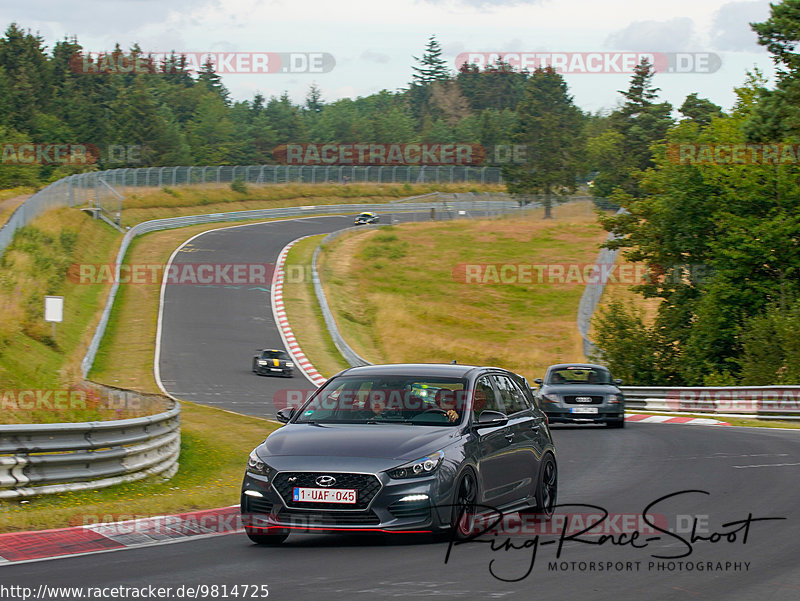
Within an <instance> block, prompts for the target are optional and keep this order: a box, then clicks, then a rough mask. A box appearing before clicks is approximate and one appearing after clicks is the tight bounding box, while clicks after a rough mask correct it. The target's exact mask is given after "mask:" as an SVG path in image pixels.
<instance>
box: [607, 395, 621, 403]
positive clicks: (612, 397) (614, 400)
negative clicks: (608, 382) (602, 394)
mask: <svg viewBox="0 0 800 601" xmlns="http://www.w3.org/2000/svg"><path fill="white" fill-rule="evenodd" d="M608 402H609V403H621V402H622V395H621V394H610V395H608Z"/></svg>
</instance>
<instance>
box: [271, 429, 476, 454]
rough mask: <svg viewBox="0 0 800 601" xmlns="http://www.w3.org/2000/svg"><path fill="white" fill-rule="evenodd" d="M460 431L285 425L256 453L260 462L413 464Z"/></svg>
mask: <svg viewBox="0 0 800 601" xmlns="http://www.w3.org/2000/svg"><path fill="white" fill-rule="evenodd" d="M460 430H461V429H460V428H458V427H451V426H445V427H440V426H408V425H401V424H393V425H384V424H320V425H313V424H288V425H286V426H284V427H283V428H280V429H279V430H276V431H275V432H273V433H272V434H270V435H269V437H267V439H266V440H265V441H264V442H263V443H262V444H261V446H260V447H259V449H258V454H259V455H261V456H262V457H264V458H267V457H280V456H295V457H298V456H303V457H356V458H375V459H396V460H401V461H402V460H408V461H411V460H414V459H417V458H418V457H423V456H425V455H427V454H428V453H432V452H434V451H437V450H439V449H441V448H442V447H444V446H446V445H448V444H450V443H451V442H452V441H453V440H455V439H456V437H457V436H458V435H459V432H460Z"/></svg>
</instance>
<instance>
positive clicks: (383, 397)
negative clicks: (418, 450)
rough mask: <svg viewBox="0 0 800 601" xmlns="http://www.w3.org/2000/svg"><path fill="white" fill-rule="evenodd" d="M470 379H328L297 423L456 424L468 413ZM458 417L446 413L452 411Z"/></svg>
mask: <svg viewBox="0 0 800 601" xmlns="http://www.w3.org/2000/svg"><path fill="white" fill-rule="evenodd" d="M466 397H467V395H466V381H465V380H461V379H458V378H418V377H413V376H390V375H379V376H374V375H372V376H343V377H341V378H335V379H333V380H331V381H330V382H328V383H327V384H326V385H325V386H324V387H323V388H322V390H320V391H319V392H318V393H317V394H316V395H315V396H314V397H313V398H312V399H310V400H309V402H308V403H306V405H305V406H304V407H302V408H301V410H300V416H299V417H298V418H297V419H296V420H295V423H315V424H319V423H350V424H353V423H356V424H376V423H382V424H398V425H427V426H431V425H437V426H440V425H441V426H448V425H449V426H455V425H457V424H458V423H460V422H461V421H462V419H463V416H464V414H465V411H464V407H465V406H466ZM450 410H452V411H455V412H456V417H452V414H450V417H448V415H447V412H448V411H450Z"/></svg>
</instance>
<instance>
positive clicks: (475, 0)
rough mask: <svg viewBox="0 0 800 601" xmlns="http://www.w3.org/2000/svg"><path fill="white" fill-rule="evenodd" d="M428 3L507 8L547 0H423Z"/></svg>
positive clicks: (540, 2)
mask: <svg viewBox="0 0 800 601" xmlns="http://www.w3.org/2000/svg"><path fill="white" fill-rule="evenodd" d="M423 1H424V2H426V3H428V4H435V5H439V6H441V5H443V4H451V5H453V4H454V5H461V6H464V5H466V6H474V7H476V8H482V9H487V8H495V7H496V8H507V7H509V6H524V5H530V4H542V3H544V2H546V0H454V1H451V0H423Z"/></svg>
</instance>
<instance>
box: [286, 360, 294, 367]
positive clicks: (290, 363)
mask: <svg viewBox="0 0 800 601" xmlns="http://www.w3.org/2000/svg"><path fill="white" fill-rule="evenodd" d="M286 367H294V363H292V362H291V361H287V362H286Z"/></svg>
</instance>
